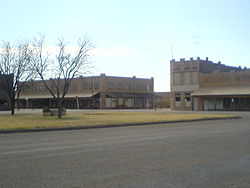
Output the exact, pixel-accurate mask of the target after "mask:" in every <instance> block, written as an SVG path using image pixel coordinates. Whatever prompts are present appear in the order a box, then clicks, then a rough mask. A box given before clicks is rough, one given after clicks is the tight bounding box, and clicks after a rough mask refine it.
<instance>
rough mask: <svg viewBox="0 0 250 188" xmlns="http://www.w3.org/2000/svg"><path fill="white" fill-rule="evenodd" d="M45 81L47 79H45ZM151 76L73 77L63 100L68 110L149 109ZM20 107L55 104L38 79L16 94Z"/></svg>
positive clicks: (151, 91) (152, 88)
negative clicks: (145, 77) (146, 77)
mask: <svg viewBox="0 0 250 188" xmlns="http://www.w3.org/2000/svg"><path fill="white" fill-rule="evenodd" d="M47 82H49V80H47ZM153 93H154V79H153V78H151V79H144V78H136V77H135V76H134V77H132V78H128V77H114V76H106V75H105V74H101V75H100V76H92V77H78V78H74V79H73V80H72V82H71V85H70V87H69V91H68V93H67V95H66V96H65V100H64V102H63V105H64V107H66V108H69V109H78V108H79V109H92V108H93V109H124V108H126V109H134V108H139V109H140V108H144V109H147V108H153V101H154V94H153ZM19 104H20V107H21V108H43V107H47V106H49V107H52V108H55V107H56V100H55V99H53V97H52V95H50V94H49V92H48V90H47V89H46V88H45V86H44V84H43V82H42V81H31V82H29V83H28V84H27V86H26V88H25V89H24V90H23V91H22V92H21V93H20V100H19Z"/></svg>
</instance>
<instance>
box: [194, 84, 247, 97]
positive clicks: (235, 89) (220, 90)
mask: <svg viewBox="0 0 250 188" xmlns="http://www.w3.org/2000/svg"><path fill="white" fill-rule="evenodd" d="M234 95H236V96H247V95H249V96H250V86H231V87H202V88H199V89H198V90H196V91H194V92H193V93H191V96H234Z"/></svg>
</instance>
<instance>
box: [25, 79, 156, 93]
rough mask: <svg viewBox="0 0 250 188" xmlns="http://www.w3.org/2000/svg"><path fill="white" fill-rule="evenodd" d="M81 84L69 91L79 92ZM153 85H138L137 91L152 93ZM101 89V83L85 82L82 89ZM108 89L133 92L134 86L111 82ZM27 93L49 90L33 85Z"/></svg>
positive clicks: (74, 84)
mask: <svg viewBox="0 0 250 188" xmlns="http://www.w3.org/2000/svg"><path fill="white" fill-rule="evenodd" d="M79 86H80V85H79V84H78V83H72V84H71V85H70V86H69V91H78V90H79ZM151 87H152V86H151V85H150V84H145V83H138V84H137V85H136V89H137V90H142V91H150V90H151ZM99 88H100V84H99V82H85V83H83V84H82V89H83V90H93V89H95V90H97V89H99ZM107 88H108V89H110V90H113V89H118V90H132V89H133V86H132V83H130V82H127V83H124V82H118V83H117V84H115V82H112V81H109V82H107ZM24 91H25V92H43V91H44V92H46V91H47V89H46V87H45V86H44V85H33V86H32V87H28V86H27V87H26V88H24Z"/></svg>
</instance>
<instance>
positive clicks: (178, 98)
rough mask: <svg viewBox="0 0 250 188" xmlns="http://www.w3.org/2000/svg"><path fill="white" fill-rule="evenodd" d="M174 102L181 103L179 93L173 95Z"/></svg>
mask: <svg viewBox="0 0 250 188" xmlns="http://www.w3.org/2000/svg"><path fill="white" fill-rule="evenodd" d="M175 101H181V95H180V94H179V93H176V94H175Z"/></svg>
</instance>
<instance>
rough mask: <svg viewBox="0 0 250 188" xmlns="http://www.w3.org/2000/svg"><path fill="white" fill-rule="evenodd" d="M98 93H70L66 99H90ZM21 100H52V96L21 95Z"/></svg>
mask: <svg viewBox="0 0 250 188" xmlns="http://www.w3.org/2000/svg"><path fill="white" fill-rule="evenodd" d="M95 94H96V93H68V94H67V95H66V96H65V98H76V97H78V98H88V97H92V96H93V95H95ZM19 98H20V99H52V98H53V96H52V95H49V94H47V95H21V96H20V97H19Z"/></svg>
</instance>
